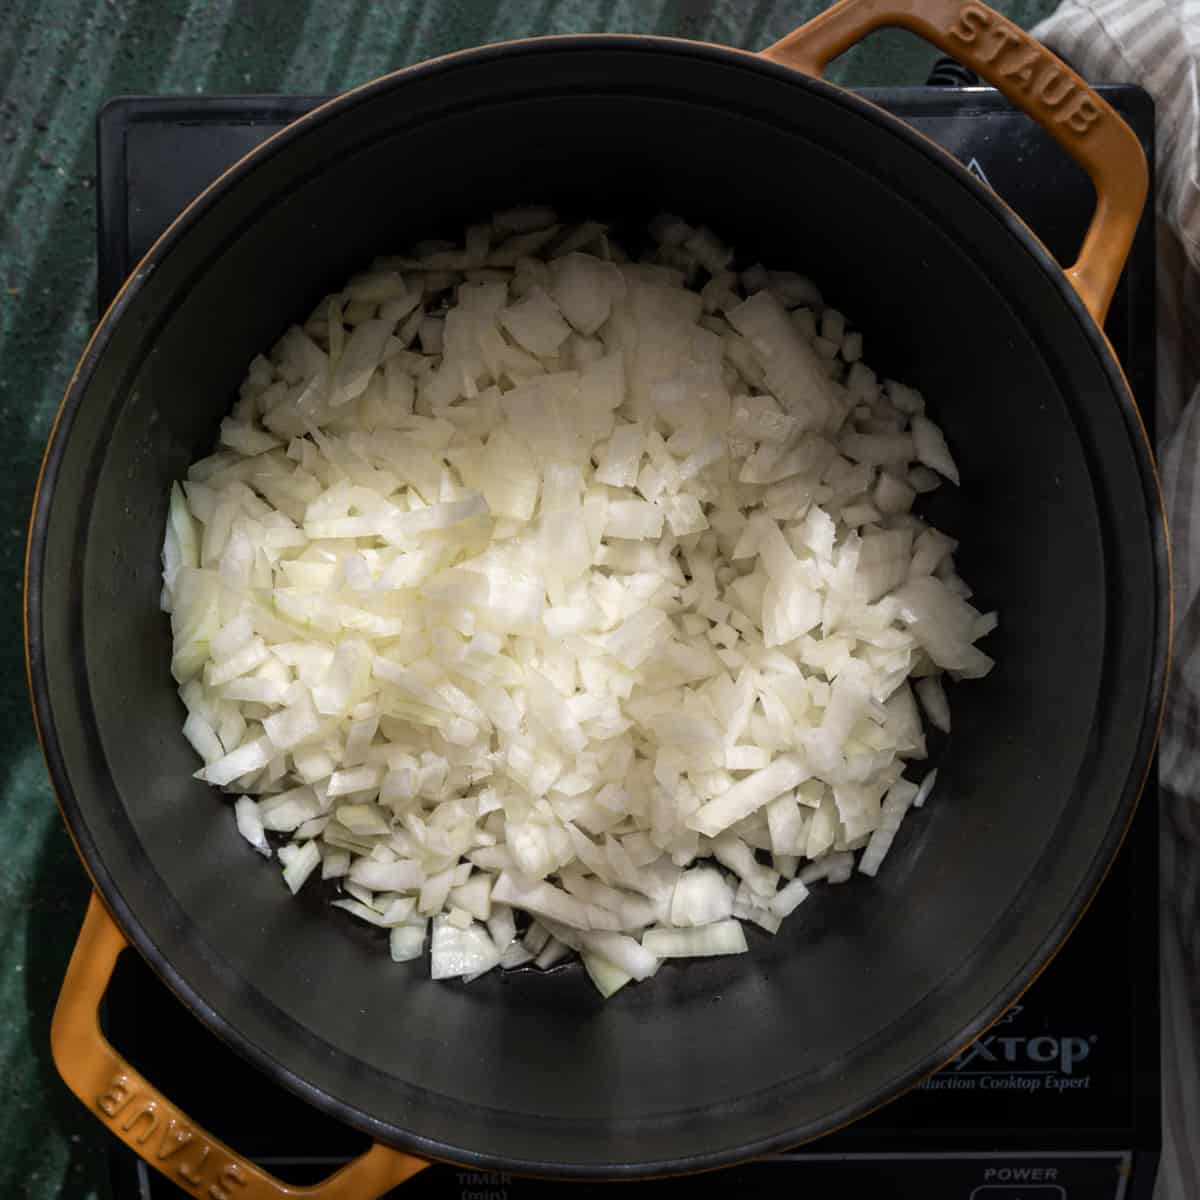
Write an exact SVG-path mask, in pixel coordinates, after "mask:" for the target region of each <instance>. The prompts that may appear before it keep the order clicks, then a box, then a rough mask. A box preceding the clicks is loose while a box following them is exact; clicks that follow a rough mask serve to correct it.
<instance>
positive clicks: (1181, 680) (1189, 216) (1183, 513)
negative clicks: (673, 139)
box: [1034, 0, 1200, 1200]
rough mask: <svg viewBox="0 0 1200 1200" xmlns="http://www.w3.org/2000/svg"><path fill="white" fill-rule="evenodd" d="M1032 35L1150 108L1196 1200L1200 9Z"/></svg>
mask: <svg viewBox="0 0 1200 1200" xmlns="http://www.w3.org/2000/svg"><path fill="white" fill-rule="evenodd" d="M1034 32H1035V34H1036V35H1037V36H1038V37H1039V38H1040V39H1041V40H1042V41H1044V42H1046V43H1047V44H1048V45H1049V46H1051V47H1052V48H1053V49H1054V50H1056V51H1058V52H1059V53H1060V54H1062V56H1063V57H1064V58H1066V59H1067V60H1068V61H1070V63H1071V64H1072V65H1073V66H1074V67H1075V68H1076V69H1077V70H1078V71H1079V72H1080V73H1081V74H1083V75H1086V76H1087V77H1088V78H1089V79H1092V80H1094V81H1105V82H1124V83H1138V84H1141V85H1142V87H1144V88H1145V89H1146V90H1147V91H1148V92H1150V93H1151V95H1152V96H1153V97H1154V101H1155V105H1156V107H1157V110H1158V126H1157V128H1158V133H1157V143H1158V144H1157V155H1158V174H1157V179H1156V182H1155V194H1154V202H1155V204H1156V206H1157V215H1158V231H1159V242H1158V300H1157V305H1158V348H1157V351H1158V353H1157V357H1158V395H1157V396H1156V397H1155V404H1156V413H1155V415H1156V418H1157V436H1158V456H1159V468H1160V470H1161V472H1162V485H1163V492H1164V494H1165V496H1166V503H1167V515H1168V519H1169V521H1170V524H1171V548H1172V554H1173V558H1174V568H1175V630H1174V634H1175V650H1174V665H1173V668H1172V674H1171V680H1170V685H1169V694H1168V699H1167V712H1166V720H1165V723H1164V725H1163V737H1162V746H1161V752H1160V785H1161V788H1160V791H1161V803H1162V830H1163V834H1162V854H1163V858H1162V986H1163V1001H1162V1015H1163V1157H1162V1165H1161V1167H1160V1169H1159V1176H1158V1184H1157V1188H1156V1190H1155V1197H1156V1200H1197V1197H1200V0H1065V2H1064V3H1063V5H1062V6H1061V7H1060V8H1059V9H1058V10H1057V11H1056V12H1055V13H1054V15H1053V16H1051V17H1049V18H1048V19H1047V20H1046V21H1044V22H1042V24H1041V25H1039V26H1038V27H1037V28H1036V29H1035V30H1034Z"/></svg>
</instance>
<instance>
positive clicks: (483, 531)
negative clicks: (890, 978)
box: [162, 207, 997, 996]
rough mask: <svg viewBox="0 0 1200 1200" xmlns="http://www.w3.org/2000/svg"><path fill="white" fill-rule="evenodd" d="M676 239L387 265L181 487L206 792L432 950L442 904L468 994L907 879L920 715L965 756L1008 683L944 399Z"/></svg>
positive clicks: (817, 311)
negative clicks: (942, 523)
mask: <svg viewBox="0 0 1200 1200" xmlns="http://www.w3.org/2000/svg"><path fill="white" fill-rule="evenodd" d="M650 235H651V238H652V243H653V244H652V245H651V246H650V248H649V249H648V250H647V252H646V253H645V254H644V255H643V256H642V258H641V259H640V260H638V261H634V260H633V259H631V257H630V255H629V254H628V253H627V252H626V250H625V249H623V248H622V247H621V246H620V245H618V244H617V242H616V241H614V240H613V237H612V234H611V231H609V230H608V229H607V227H605V226H604V225H601V224H598V223H595V222H586V223H584V224H581V225H575V226H563V225H561V224H560V223H559V222H558V219H557V217H556V215H555V214H554V212H553V211H551V210H549V209H547V208H543V207H526V208H520V209H513V210H509V211H507V212H502V213H497V214H495V215H494V216H493V218H492V219H491V220H490V221H484V222H479V223H477V224H475V225H472V226H471V227H470V228H469V229H467V230H466V231H465V234H464V238H463V244H462V245H456V244H453V243H449V242H429V243H424V244H421V245H418V246H417V247H414V248H413V250H412V251H411V253H409V254H406V255H400V256H393V257H390V258H384V259H380V260H377V261H376V262H375V263H373V264H371V265H370V266H369V267H368V268H367V269H366V270H364V271H362V272H360V273H359V274H357V275H355V276H354V277H352V278H351V279H350V280H349V281H348V282H347V284H346V286H345V288H344V290H343V291H341V292H339V293H337V294H335V295H333V296H330V297H328V298H326V299H325V300H324V301H322V302H321V304H320V305H319V306H318V307H317V309H316V310H315V311H314V313H313V314H312V316H311V317H310V318H309V319H308V320H307V321H306V322H305V324H304V325H303V326H294V327H292V328H291V329H289V330H288V331H287V332H286V333H285V334H284V335H283V337H282V338H280V339H279V341H278V342H277V343H276V345H275V346H274V347H273V348H272V350H271V351H270V353H269V354H268V355H265V356H259V357H257V358H255V359H254V360H253V362H252V363H251V364H250V366H249V369H248V373H247V377H246V379H245V381H244V382H243V384H242V387H241V390H240V393H239V399H238V403H237V406H236V408H235V409H234V411H233V413H232V414H231V415H230V416H229V417H228V418H227V419H226V420H225V421H224V422H223V423H222V425H221V430H220V435H219V445H218V448H217V450H216V452H215V453H214V454H212V455H211V456H209V457H208V458H206V459H204V460H202V461H200V462H198V463H196V464H194V466H193V467H192V468H191V470H190V471H189V473H188V477H187V479H186V480H185V481H184V482H183V483H182V485H180V484H175V485H173V486H172V488H171V492H170V496H169V498H168V505H167V510H168V511H167V522H166V529H165V533H164V541H163V547H162V567H163V574H162V582H163V590H162V607H163V609H164V611H166V612H167V613H168V614H169V615H170V620H171V630H172V636H173V655H172V661H171V668H170V669H171V671H172V673H173V675H174V677H175V679H176V680H177V682H178V684H179V693H180V697H181V699H182V701H183V704H184V707H185V709H186V719H185V721H184V724H183V732H184V736H185V738H186V739H187V740H188V742H189V743H190V744H191V745H192V747H193V748H194V749H195V751H196V753H197V755H198V756H199V758H200V759H201V760H202V763H203V765H202V766H201V768H200V769H199V770H198V771H197V772H196V776H197V778H199V779H202V780H205V781H207V782H209V783H212V784H213V785H214V786H217V787H221V788H227V789H229V790H230V791H232V792H233V793H234V794H235V795H236V797H237V799H236V801H235V803H234V806H233V808H234V814H235V819H236V823H237V828H238V830H239V832H240V833H241V835H242V836H243V837H244V838H245V840H246V841H247V842H248V843H249V844H250V845H251V846H252V847H253V849H254V850H255V851H256V852H258V853H259V854H262V855H264V856H267V857H271V856H272V853H273V852H272V849H271V843H269V842H268V840H267V835H268V833H270V834H272V835H283V836H284V837H287V838H289V839H290V840H288V841H287V842H286V843H285V844H282V845H279V840H278V839H277V838H276V839H275V844H276V845H279V848H278V850H277V851H275V852H274V854H275V856H276V857H277V858H278V860H279V863H280V866H281V868H282V871H283V876H284V880H285V884H286V886H287V887H288V888H289V889H290V890H291V891H293V892H295V891H298V890H299V889H300V888H301V887H302V886H303V885H304V883H305V881H306V880H307V879H308V878H309V876H310V875H311V874H313V872H314V871H317V870H318V869H319V870H320V875H321V878H322V879H324V880H329V881H332V886H333V887H334V888H335V889H337V890H340V891H341V892H342V893H343V894H342V896H341V897H340V898H338V899H336V900H334V901H333V903H334V904H335V905H336V907H338V908H339V909H340V910H342V911H343V912H346V913H347V914H349V915H350V916H352V917H354V918H355V919H356V920H361V921H364V922H366V923H368V924H371V925H374V926H377V927H380V928H384V929H387V930H388V934H389V947H390V953H391V956H392V958H393V959H394V960H395V961H396V962H405V961H409V960H412V959H416V958H420V957H422V956H423V955H424V954H425V946H426V941H427V934H428V933H429V923H430V921H432V935H431V936H430V937H429V938H428V941H429V943H430V950H429V954H430V969H431V973H432V975H433V977H434V978H435V979H450V978H456V979H462V980H463V981H465V982H467V983H469V982H470V981H471V980H472V979H475V978H478V977H479V976H480V975H482V974H484V973H486V972H488V971H491V970H493V969H494V968H496V967H497V966H499V967H502V968H505V969H516V968H518V967H524V966H528V965H532V966H533V968H534V969H540V970H548V969H549V968H551V967H552V966H554V965H555V964H557V963H559V962H561V961H562V960H563V959H565V958H567V957H569V956H570V955H572V954H574V953H578V954H579V955H580V957H581V958H582V960H583V963H584V966H585V968H586V970H587V972H588V974H589V976H590V977H591V979H592V980H593V982H594V983H595V985H596V987H597V988H598V990H599V991H600V992H601V994H602V995H604V996H609V995H612V994H613V993H614V992H616V991H618V990H619V989H620V988H622V987H624V986H625V985H626V984H628V983H629V982H631V981H641V980H645V979H648V978H649V977H650V976H652V975H653V974H655V972H656V971H657V970H658V969H659V966H660V963H661V961H662V960H663V959H665V958H675V957H691V956H701V955H710V954H726V953H728V954H733V953H742V952H744V951H745V950H746V948H747V947H746V940H745V935H744V933H743V930H742V926H741V922H742V921H750V922H752V923H754V924H756V925H758V926H759V927H760V928H761V929H763V930H765V931H766V932H768V933H774V932H775V931H776V930H778V929H779V928H780V924H781V922H782V921H783V920H784V919H786V918H787V917H788V916H790V914H791V913H792V912H793V911H794V910H795V909H796V908H797V907H798V906H799V905H800V904H801V903H802V902H803V901H804V899H805V898H806V897H807V895H808V890H809V888H810V887H811V886H812V885H814V884H815V883H816V882H817V881H818V880H823V881H826V882H829V883H839V882H845V881H846V880H847V879H849V878H850V877H851V874H852V872H853V870H854V867H855V860H856V857H857V866H858V870H859V873H860V874H863V875H872V874H874V873H875V872H876V871H877V870H879V868H880V865H881V864H882V862H883V860H884V857H885V855H886V854H887V852H888V849H889V847H890V846H891V845H892V843H893V840H894V838H895V836H896V832H897V830H898V828H899V826H900V823H901V821H902V820H903V819H904V818H905V816H906V815H907V813H908V812H909V810H910V809H912V808H920V807H921V806H922V805H923V804H924V802H925V799H926V798H927V796H928V795H929V793H930V790H931V789H932V787H933V785H934V780H935V777H936V772H935V771H930V772H929V773H928V774H927V775H926V776H925V778H924V780H923V782H922V783H921V784H920V786H919V787H918V786H917V785H916V784H915V783H911V782H909V781H908V780H906V779H904V778H903V771H904V769H905V767H906V765H907V764H908V762H909V761H911V760H916V759H920V758H924V757H925V754H926V745H925V734H924V731H923V729H922V725H921V712H920V710H919V709H918V707H917V700H918V699H919V701H920V704H921V707H922V708H923V709H924V712H925V714H926V716H927V717H928V719H929V722H930V723H931V724H932V725H934V726H935V727H937V728H939V729H942V730H945V731H947V732H948V731H949V729H950V709H949V704H948V701H947V697H946V693H945V690H944V687H943V678H942V677H943V676H944V675H945V674H949V675H950V676H951V677H953V678H955V679H975V678H979V677H981V676H983V675H985V674H987V672H988V671H989V670H990V668H991V665H992V661H991V659H990V658H989V657H988V656H987V655H986V654H984V653H983V652H982V651H981V650H980V649H979V648H978V647H977V646H976V644H975V643H976V642H977V641H978V640H979V639H980V638H982V637H984V636H986V635H987V634H988V633H990V632H991V631H992V630H993V629H994V628H995V627H996V623H997V618H996V616H995V614H994V613H991V612H987V613H981V612H980V611H978V610H977V609H975V608H974V607H973V606H972V605H971V603H970V597H971V591H970V588H969V586H968V585H967V584H966V583H965V582H964V581H963V580H962V579H961V578H960V577H959V575H958V573H957V569H956V566H955V561H954V554H955V551H956V549H957V543H956V542H955V541H954V540H953V539H952V538H949V537H947V536H946V535H945V534H943V533H941V532H939V531H938V530H936V529H934V528H933V527H931V526H930V525H928V523H927V522H926V521H925V520H924V519H923V518H922V517H921V516H920V515H918V513H915V512H914V511H913V510H914V506H915V505H916V504H917V500H918V497H919V496H921V495H923V494H925V493H927V492H929V491H932V490H934V489H935V488H936V487H937V486H938V485H939V482H940V479H941V478H943V477H944V478H947V479H950V480H952V481H953V482H955V483H958V482H959V472H958V468H957V466H956V464H955V462H954V458H953V456H952V454H951V451H950V448H949V445H948V444H947V441H946V438H945V437H944V435H943V434H942V432H941V430H940V429H939V428H938V427H937V425H936V424H934V422H933V420H932V419H931V418H930V416H929V415H928V414H927V412H926V405H925V399H924V397H923V396H922V395H921V394H920V393H919V392H917V391H915V390H914V389H912V388H910V387H906V386H905V385H904V384H902V383H898V382H896V381H894V380H884V381H883V382H881V381H880V378H879V377H878V376H877V375H876V374H875V372H873V371H872V370H871V369H870V368H869V367H868V366H866V364H864V363H863V362H862V361H861V358H862V352H863V338H862V335H861V334H859V333H858V332H856V331H853V330H852V329H851V328H849V327H848V322H847V319H846V317H845V316H843V314H842V313H840V312H839V311H837V310H835V309H833V308H831V307H828V306H826V305H824V303H823V301H822V298H821V294H820V292H819V291H818V289H817V288H816V286H815V285H814V284H813V283H812V281H810V280H809V279H807V278H806V277H805V276H803V275H800V274H797V273H796V272H793V271H787V270H768V269H767V268H766V267H764V266H762V265H761V264H754V265H752V266H750V267H748V268H746V269H741V268H740V266H739V264H738V263H737V260H736V256H735V253H734V250H733V249H732V248H731V247H730V246H729V245H728V244H726V243H725V242H724V241H722V240H721V239H720V238H718V237H717V236H716V235H715V234H714V233H713V232H712V231H711V230H708V229H706V228H703V227H693V226H691V225H689V224H687V223H686V222H685V221H683V220H681V219H680V218H678V217H675V216H671V215H663V216H660V217H658V218H656V219H655V220H654V221H653V222H652V223H651V225H650ZM918 512H919V509H918ZM518 920H520V921H521V922H525V921H528V922H529V924H528V928H525V930H524V933H523V934H522V935H518ZM522 927H523V926H522Z"/></svg>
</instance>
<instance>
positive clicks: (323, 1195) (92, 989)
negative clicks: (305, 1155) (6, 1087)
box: [50, 892, 429, 1200]
mask: <svg viewBox="0 0 1200 1200" xmlns="http://www.w3.org/2000/svg"><path fill="white" fill-rule="evenodd" d="M128 945H129V943H128V942H127V941H126V939H125V935H124V934H123V933H122V932H121V930H120V928H119V927H118V926H117V923H116V922H115V921H114V920H113V919H112V917H111V916H109V913H108V910H107V909H106V908H105V907H104V904H103V903H102V902H101V900H100V897H99V895H98V894H97V893H95V892H93V893H92V898H91V901H90V903H89V904H88V910H87V915H86V916H85V917H84V920H83V928H82V930H80V933H79V939H78V941H77V942H76V943H75V950H74V952H73V953H72V955H71V962H70V964H69V965H68V967H67V975H66V979H65V980H64V981H63V986H62V991H61V992H60V993H59V997H58V1004H57V1006H56V1007H55V1010H54V1022H53V1025H52V1027H51V1033H50V1044H51V1050H52V1052H53V1054H54V1062H55V1065H56V1066H57V1067H58V1072H59V1074H60V1075H61V1076H62V1077H63V1079H64V1080H65V1081H66V1084H67V1086H68V1087H69V1088H70V1089H71V1091H73V1092H74V1093H75V1095H76V1096H78V1097H79V1099H80V1100H82V1101H83V1103H84V1104H85V1105H86V1106H87V1107H88V1109H90V1110H91V1111H92V1112H93V1113H94V1114H96V1116H98V1117H99V1118H100V1120H102V1121H103V1122H104V1124H105V1125H107V1126H108V1128H109V1130H111V1132H112V1133H114V1134H116V1136H117V1137H119V1138H120V1139H121V1141H123V1142H124V1143H125V1145H127V1146H128V1147H129V1148H130V1149H131V1150H132V1151H133V1152H134V1153H135V1154H138V1155H140V1156H141V1158H142V1159H144V1160H145V1161H146V1162H147V1163H149V1165H150V1166H152V1167H155V1168H157V1169H158V1170H159V1171H161V1172H162V1173H163V1174H164V1175H166V1176H167V1178H168V1179H170V1180H171V1182H172V1183H174V1184H175V1185H176V1186H178V1187H181V1188H183V1190H184V1191H186V1192H190V1193H191V1194H192V1195H193V1196H196V1197H197V1198H198V1200H266V1198H268V1197H269V1198H272V1200H284V1198H286V1200H374V1198H375V1197H377V1196H382V1195H383V1194H384V1193H385V1192H387V1191H389V1190H390V1189H391V1188H394V1187H396V1186H397V1185H398V1184H401V1183H403V1182H404V1181H405V1180H406V1179H408V1178H409V1177H410V1176H412V1175H415V1174H416V1173H417V1172H418V1171H421V1170H423V1169H424V1168H425V1167H427V1166H429V1163H427V1162H426V1161H425V1160H424V1159H420V1158H414V1157H412V1156H411V1155H408V1154H403V1153H401V1152H400V1151H399V1150H393V1149H391V1148H390V1147H388V1146H384V1145H382V1144H381V1143H379V1142H376V1143H375V1144H374V1145H373V1146H372V1147H371V1148H370V1149H369V1150H368V1151H367V1152H366V1153H365V1154H363V1155H361V1156H360V1157H359V1158H356V1159H354V1160H353V1161H352V1162H349V1163H347V1164H346V1165H345V1166H344V1167H342V1168H341V1170H339V1171H337V1172H336V1173H335V1174H333V1175H330V1176H329V1178H328V1179H326V1180H323V1181H322V1182H321V1183H318V1184H315V1185H313V1186H312V1187H300V1186H294V1185H292V1184H288V1183H284V1182H283V1181H282V1180H279V1179H276V1178H275V1177H274V1176H273V1175H268V1174H267V1173H266V1172H265V1171H263V1170H261V1169H260V1168H259V1167H257V1166H255V1165H254V1163H252V1162H250V1161H249V1160H248V1159H246V1158H244V1157H243V1156H242V1155H240V1154H238V1153H237V1151H235V1150H231V1149H230V1148H229V1147H228V1146H226V1145H225V1144H224V1143H223V1142H220V1141H218V1140H217V1139H216V1138H215V1137H212V1136H211V1135H210V1134H208V1133H205V1132H204V1130H203V1129H201V1128H200V1126H199V1125H197V1124H196V1123H195V1121H193V1120H191V1119H190V1118H189V1117H187V1116H186V1115H185V1114H184V1113H183V1112H181V1111H180V1110H179V1109H178V1108H176V1107H175V1105H174V1104H172V1103H171V1102H170V1101H169V1100H168V1099H167V1098H166V1097H165V1096H164V1095H163V1094H162V1093H161V1092H160V1091H159V1090H158V1089H157V1088H156V1087H155V1086H154V1085H153V1084H151V1083H149V1082H147V1080H146V1079H145V1078H144V1077H143V1076H142V1075H141V1074H140V1073H139V1072H137V1071H135V1070H134V1069H133V1067H131V1066H130V1065H129V1063H127V1062H126V1061H125V1059H123V1058H122V1057H121V1055H120V1054H118V1053H117V1051H116V1050H115V1049H114V1048H113V1047H112V1045H111V1044H110V1043H109V1041H108V1040H107V1039H106V1038H105V1036H104V1034H103V1033H102V1032H101V1030H100V1021H99V1007H100V1001H101V1000H102V999H103V997H104V993H105V991H106V990H107V988H108V983H109V980H110V979H111V978H112V973H113V968H114V967H115V966H116V962H117V956H118V955H119V954H120V953H121V951H122V950H124V949H125V948H126V947H127V946H128Z"/></svg>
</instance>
